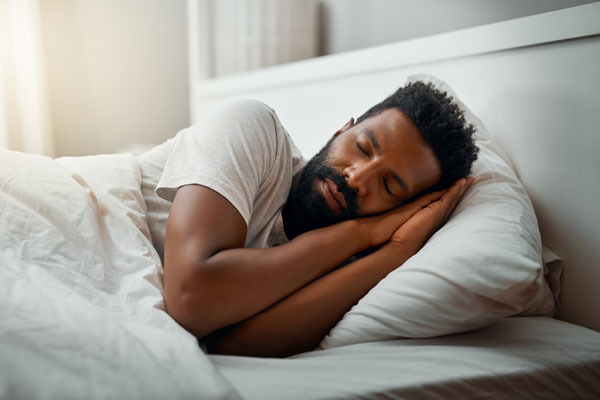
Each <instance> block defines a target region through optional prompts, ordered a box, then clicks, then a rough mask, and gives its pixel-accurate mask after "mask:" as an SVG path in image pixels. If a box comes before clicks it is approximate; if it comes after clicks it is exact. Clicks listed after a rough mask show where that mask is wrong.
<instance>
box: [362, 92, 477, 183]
mask: <svg viewBox="0 0 600 400" xmlns="http://www.w3.org/2000/svg"><path fill="white" fill-rule="evenodd" d="M392 107H396V108H397V109H399V110H400V111H402V112H403V113H404V114H406V115H407V116H408V117H409V118H410V119H411V120H412V121H413V123H414V124H415V125H416V127H417V129H418V130H419V132H420V133H421V135H422V136H423V138H424V139H425V142H426V143H427V144H428V145H429V146H430V147H431V148H432V149H433V151H434V153H435V155H436V157H437V159H438V161H439V162H440V167H441V170H442V175H441V177H440V179H439V181H438V182H437V183H436V184H435V185H434V186H433V187H431V188H430V189H429V190H428V191H432V190H437V189H443V188H447V187H450V186H451V185H452V184H453V183H454V182H455V181H456V180H457V179H460V178H464V177H467V176H468V175H469V174H470V173H471V167H472V165H473V162H474V161H475V160H476V159H477V153H478V152H479V149H478V148H477V146H475V143H474V140H473V133H474V132H475V128H474V127H473V125H472V124H468V123H467V121H466V119H465V116H464V112H463V110H461V109H460V107H459V106H458V105H457V104H456V103H455V102H454V98H453V97H452V96H449V95H448V93H446V92H442V91H440V90H438V89H437V88H435V87H434V86H433V84H431V83H424V82H422V81H416V82H411V83H409V84H408V85H406V86H404V87H401V88H400V89H398V90H397V91H396V92H395V93H394V94H392V95H391V96H389V97H387V98H386V99H385V100H383V101H382V102H381V103H379V104H376V105H374V106H373V107H371V108H370V109H369V110H368V111H367V112H365V113H364V114H363V115H361V116H360V117H359V118H358V120H357V121H356V123H360V122H361V121H363V120H365V119H367V118H369V117H373V116H375V115H377V114H379V113H380V112H382V111H384V110H387V109H389V108H392Z"/></svg>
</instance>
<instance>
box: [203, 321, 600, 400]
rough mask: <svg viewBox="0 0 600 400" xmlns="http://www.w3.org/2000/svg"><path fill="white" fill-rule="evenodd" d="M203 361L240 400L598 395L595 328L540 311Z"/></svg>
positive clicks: (599, 337)
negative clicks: (449, 328) (434, 331)
mask: <svg viewBox="0 0 600 400" xmlns="http://www.w3.org/2000/svg"><path fill="white" fill-rule="evenodd" d="M210 358H211V359H212V360H213V361H214V362H215V363H216V365H217V366H218V369H219V370H220V372H221V373H222V374H223V375H224V376H225V377H227V378H228V379H229V381H230V382H232V383H233V385H234V386H235V387H236V388H237V390H238V392H239V393H241V394H242V397H244V398H246V399H440V398H443V399H451V398H461V399H532V398H544V399H599V398H600V333H598V332H595V331H592V330H589V329H586V328H582V327H580V326H577V325H573V324H569V323H566V322H563V321H559V320H555V319H551V318H545V317H513V318H506V319H503V320H500V321H499V322H497V323H495V324H493V325H490V326H488V327H486V328H483V329H480V330H477V331H474V332H470V333H464V334H459V335H451V336H445V337H438V338H430V339H402V340H390V341H382V342H371V343H363V344H355V345H350V346H342V347H338V348H332V349H327V350H320V351H314V352H308V353H303V354H300V355H297V356H294V357H292V358H288V359H261V358H252V357H231V356H210Z"/></svg>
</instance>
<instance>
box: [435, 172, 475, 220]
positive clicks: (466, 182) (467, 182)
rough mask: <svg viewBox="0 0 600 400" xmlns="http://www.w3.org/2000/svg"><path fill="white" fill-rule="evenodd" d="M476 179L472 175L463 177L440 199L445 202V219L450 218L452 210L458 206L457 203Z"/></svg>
mask: <svg viewBox="0 0 600 400" xmlns="http://www.w3.org/2000/svg"><path fill="white" fill-rule="evenodd" d="M474 180H475V179H474V178H473V177H470V176H469V177H467V178H461V179H459V180H458V181H456V182H455V183H454V184H453V185H452V186H451V187H450V189H448V191H447V192H446V193H444V195H443V196H442V198H441V199H440V201H441V202H442V203H445V204H444V205H445V213H444V219H448V217H449V216H450V214H452V211H454V208H456V205H457V204H458V202H459V201H460V199H462V197H463V195H464V194H465V192H466V191H467V189H468V188H469V187H470V186H471V185H472V184H473V182H474Z"/></svg>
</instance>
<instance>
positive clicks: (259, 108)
mask: <svg viewBox="0 0 600 400" xmlns="http://www.w3.org/2000/svg"><path fill="white" fill-rule="evenodd" d="M215 112H216V113H220V114H225V115H227V116H229V117H231V118H236V119H244V120H265V121H271V122H272V121H273V120H277V114H276V113H275V110H273V109H272V108H271V107H269V106H268V105H266V104H265V103H263V102H262V101H259V100H254V99H236V100H228V101H226V102H223V103H221V104H220V105H219V106H217V108H216V110H215Z"/></svg>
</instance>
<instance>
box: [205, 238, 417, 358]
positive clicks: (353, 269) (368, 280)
mask: <svg viewBox="0 0 600 400" xmlns="http://www.w3.org/2000/svg"><path fill="white" fill-rule="evenodd" d="M415 251H416V250H413V249H410V248H408V247H402V246H398V245H395V244H391V243H388V244H386V245H384V246H383V247H381V248H380V249H379V250H377V251H376V252H374V253H372V254H370V255H368V256H367V257H364V258H361V259H359V260H357V261H355V262H353V263H351V264H349V265H347V266H346V267H344V268H342V269H338V270H336V271H333V272H331V273H330V274H327V275H325V276H323V277H322V278H321V279H318V280H316V281H314V282H312V283H311V284H310V285H307V286H305V287H303V288H302V289H300V290H298V291H297V292H295V293H293V294H292V295H290V296H289V297H287V298H285V299H284V300H282V301H281V302H279V303H278V304H275V305H274V306H272V307H271V308H269V309H268V310H266V311H264V312H262V313H260V314H258V315H256V316H254V317H252V318H250V319H248V320H246V321H244V322H242V323H241V324H239V325H237V326H236V327H234V328H231V329H229V330H227V331H226V332H224V333H222V334H216V335H213V336H212V337H209V339H208V347H209V351H210V352H215V353H221V354H238V355H251V356H263V357H286V356H289V355H292V354H297V353H300V352H303V351H309V350H312V349H314V348H315V347H316V346H317V345H318V344H319V342H320V341H321V339H322V338H323V337H324V336H325V335H326V334H327V333H328V332H329V331H330V330H331V329H332V328H333V327H334V326H335V324H336V323H337V322H338V321H339V320H340V319H341V318H342V317H343V315H344V314H345V313H346V312H347V311H348V310H350V308H351V307H352V306H353V305H354V304H356V303H357V302H358V301H359V300H360V299H361V298H362V297H363V296H364V295H365V294H366V293H367V292H368V291H369V290H370V289H371V288H372V287H373V286H375V285H376V284H377V283H378V282H379V281H380V280H381V279H383V278H384V277H385V276H386V275H387V274H388V273H389V272H391V271H392V270H394V269H395V268H397V267H398V266H400V265H402V264H403V263H404V262H405V261H406V260H407V259H408V258H409V257H411V256H412V255H413V254H414V253H415Z"/></svg>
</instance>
